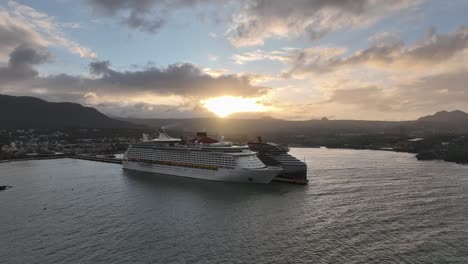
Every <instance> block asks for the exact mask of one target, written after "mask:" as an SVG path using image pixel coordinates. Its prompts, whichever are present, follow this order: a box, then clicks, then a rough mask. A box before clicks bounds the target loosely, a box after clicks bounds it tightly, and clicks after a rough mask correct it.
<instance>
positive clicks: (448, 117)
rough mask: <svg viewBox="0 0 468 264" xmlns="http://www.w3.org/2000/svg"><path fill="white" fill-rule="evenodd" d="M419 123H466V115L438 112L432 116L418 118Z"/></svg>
mask: <svg viewBox="0 0 468 264" xmlns="http://www.w3.org/2000/svg"><path fill="white" fill-rule="evenodd" d="M417 121H420V122H442V123H468V114H467V113H465V112H463V111H460V110H455V111H451V112H447V111H440V112H437V113H435V114H433V115H428V116H424V117H421V118H419V119H418V120H417Z"/></svg>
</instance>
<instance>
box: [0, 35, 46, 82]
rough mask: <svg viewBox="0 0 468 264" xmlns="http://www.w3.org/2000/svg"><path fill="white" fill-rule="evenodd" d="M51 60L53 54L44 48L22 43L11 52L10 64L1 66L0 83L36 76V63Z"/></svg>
mask: <svg viewBox="0 0 468 264" xmlns="http://www.w3.org/2000/svg"><path fill="white" fill-rule="evenodd" d="M49 60H51V54H50V53H49V52H48V51H47V50H46V49H44V48H40V47H33V46H30V45H27V44H21V45H19V46H18V47H16V48H15V49H14V50H13V51H12V52H11V53H10V59H9V61H8V65H6V66H5V67H1V68H0V84H1V83H7V82H11V81H20V80H25V79H30V78H33V77H36V76H37V75H38V72H37V71H36V70H35V69H34V67H33V66H34V65H37V64H41V63H45V62H47V61H49Z"/></svg>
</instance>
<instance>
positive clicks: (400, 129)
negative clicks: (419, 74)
mask: <svg viewBox="0 0 468 264" xmlns="http://www.w3.org/2000/svg"><path fill="white" fill-rule="evenodd" d="M120 120H125V121H127V122H132V123H135V124H141V125H145V126H148V127H153V128H159V127H166V129H168V130H172V131H174V132H175V133H184V132H196V131H206V132H208V133H210V134H218V135H225V136H256V135H265V136H268V135H275V136H285V137H289V136H321V135H324V136H325V135H326V136H329V135H336V136H350V135H366V134H411V135H420V136H423V135H427V134H434V133H441V134H444V133H445V134H446V133H448V134H452V133H453V134H460V133H468V114H467V113H464V112H462V111H452V112H446V111H442V112H438V113H436V114H434V115H431V116H426V117H421V118H419V119H418V120H414V121H366V120H329V119H326V118H322V119H321V120H318V119H317V120H304V121H290V120H281V119H274V118H270V117H266V118H259V119H236V118H224V119H223V118H190V119H120Z"/></svg>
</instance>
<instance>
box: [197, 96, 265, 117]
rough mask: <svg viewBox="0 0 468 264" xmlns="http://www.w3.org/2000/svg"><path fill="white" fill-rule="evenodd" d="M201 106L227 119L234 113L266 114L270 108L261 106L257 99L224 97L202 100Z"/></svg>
mask: <svg viewBox="0 0 468 264" xmlns="http://www.w3.org/2000/svg"><path fill="white" fill-rule="evenodd" d="M201 104H202V105H203V106H204V107H205V108H206V109H208V110H209V111H211V112H213V113H215V114H216V115H217V116H219V117H226V116H229V115H230V114H234V113H252V112H265V111H267V110H269V108H268V107H266V106H264V105H262V104H260V103H259V102H258V99H256V98H242V97H233V96H222V97H216V98H210V99H207V100H202V101H201Z"/></svg>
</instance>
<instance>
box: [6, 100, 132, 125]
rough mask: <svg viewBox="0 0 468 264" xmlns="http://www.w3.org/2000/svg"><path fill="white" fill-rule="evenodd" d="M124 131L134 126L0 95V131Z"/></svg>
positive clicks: (79, 109)
mask: <svg viewBox="0 0 468 264" xmlns="http://www.w3.org/2000/svg"><path fill="white" fill-rule="evenodd" d="M126 127H129V128H130V127H135V125H134V124H131V123H128V122H124V121H120V120H115V119H112V118H110V117H108V116H106V115H104V114H102V113H101V112H99V111H98V110H96V109H94V108H92V107H84V106H82V105H80V104H75V103H51V102H46V101H44V100H41V99H38V98H35V97H27V96H9V95H1V94H0V128H126Z"/></svg>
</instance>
